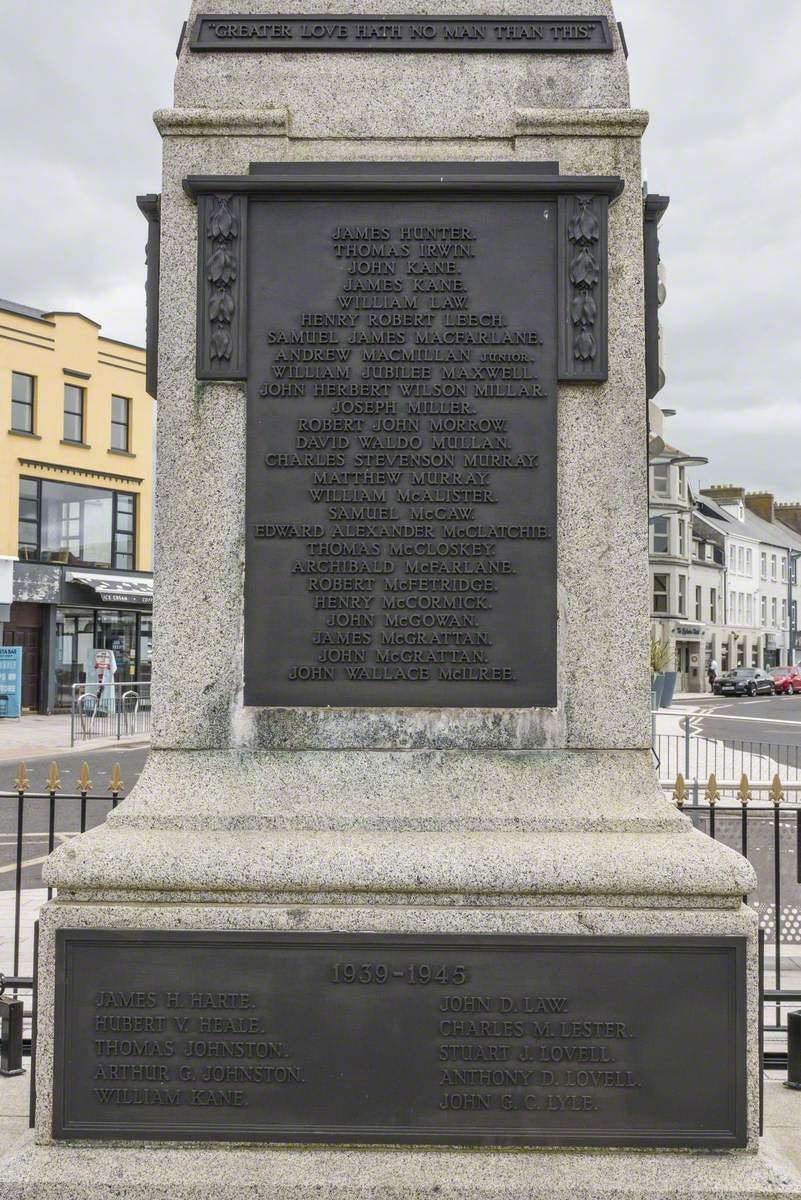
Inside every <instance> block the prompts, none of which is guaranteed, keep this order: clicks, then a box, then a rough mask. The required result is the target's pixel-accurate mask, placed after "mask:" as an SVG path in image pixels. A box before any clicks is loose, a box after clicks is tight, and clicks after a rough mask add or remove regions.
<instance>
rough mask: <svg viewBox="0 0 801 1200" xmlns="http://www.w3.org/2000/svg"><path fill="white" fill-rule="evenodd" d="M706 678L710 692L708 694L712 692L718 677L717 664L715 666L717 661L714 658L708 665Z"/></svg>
mask: <svg viewBox="0 0 801 1200" xmlns="http://www.w3.org/2000/svg"><path fill="white" fill-rule="evenodd" d="M707 676H708V677H709V690H710V692H714V690H715V680H716V679H717V677H718V664H717V660H716V659H714V658H713V659H712V661H711V663H710V664H709V667H708V669H707Z"/></svg>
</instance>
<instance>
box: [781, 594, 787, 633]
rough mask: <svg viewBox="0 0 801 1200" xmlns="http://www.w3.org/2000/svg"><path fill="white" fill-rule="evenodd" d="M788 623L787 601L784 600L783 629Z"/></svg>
mask: <svg viewBox="0 0 801 1200" xmlns="http://www.w3.org/2000/svg"><path fill="white" fill-rule="evenodd" d="M786 624H787V601H786V600H782V629H784V627H785V625H786Z"/></svg>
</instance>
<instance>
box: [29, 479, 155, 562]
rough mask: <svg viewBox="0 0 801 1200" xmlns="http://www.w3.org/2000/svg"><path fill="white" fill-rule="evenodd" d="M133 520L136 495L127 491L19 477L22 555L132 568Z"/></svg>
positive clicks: (40, 559) (52, 560)
mask: <svg viewBox="0 0 801 1200" xmlns="http://www.w3.org/2000/svg"><path fill="white" fill-rule="evenodd" d="M135 523H136V497H135V496H133V495H130V494H129V493H127V492H111V491H107V490H106V489H105V488H94V487H86V486H84V485H82V484H77V483H60V482H57V481H55V480H50V479H26V478H24V477H23V478H21V479H20V482H19V556H20V558H24V559H34V560H36V561H39V562H50V563H64V564H76V565H82V566H92V567H118V568H120V569H121V570H132V569H133V565H134V561H135Z"/></svg>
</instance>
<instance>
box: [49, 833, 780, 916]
mask: <svg viewBox="0 0 801 1200" xmlns="http://www.w3.org/2000/svg"><path fill="white" fill-rule="evenodd" d="M42 877H43V879H44V881H45V883H47V884H51V885H55V886H57V887H59V888H66V889H68V890H70V891H83V892H88V891H91V890H93V889H96V888H106V889H111V890H119V891H124V892H136V891H139V890H140V889H149V890H153V891H161V892H165V893H167V892H170V891H172V892H175V893H181V892H192V891H202V892H219V893H222V894H223V895H222V896H221V898H222V899H224V893H226V892H229V891H243V892H253V893H257V894H260V895H269V894H270V893H273V892H292V893H303V892H311V893H318V892H329V893H336V892H344V893H371V894H374V895H380V894H382V893H392V894H396V893H400V894H405V893H410V892H420V893H425V894H429V895H438V894H443V895H450V896H453V895H463V894H465V893H475V894H479V895H481V894H487V895H494V896H499V895H504V894H509V893H511V894H520V893H522V894H530V895H537V896H540V897H542V896H554V895H562V896H564V895H572V894H578V895H593V894H601V895H604V894H608V895H626V896H628V895H633V896H637V895H672V896H676V897H678V896H683V897H684V898H685V902H686V903H687V904H691V903H692V900H693V897H694V896H696V895H700V896H717V897H720V898H723V897H736V896H738V895H742V894H743V893H744V892H747V891H750V890H753V887H754V884H755V882H756V877H755V875H754V872H753V868H752V867H751V866H750V865H749V864H748V862H747V861H746V860H745V859H744V858H741V856H740V855H739V854H736V853H735V852H734V851H733V850H730V849H729V848H728V847H726V846H723V845H721V844H720V843H716V842H713V841H712V839H711V838H708V837H706V835H704V834H701V833H697V832H695V831H693V830H692V829H690V828H689V826H688V827H687V828H686V830H684V831H683V832H682V833H679V834H677V833H670V834H665V833H662V832H652V831H649V832H647V833H640V834H633V833H632V834H626V833H552V832H547V831H537V832H535V833H529V834H523V833H497V832H493V833H480V832H478V833H462V834H451V833H431V832H425V833H397V832H392V831H382V832H362V831H353V830H347V831H344V832H341V831H332V830H312V831H307V830H275V831H261V832H258V833H250V832H242V831H235V832H228V831H220V830H189V831H183V830H140V829H106V828H104V827H103V826H99V827H98V828H97V829H95V830H92V831H91V832H90V833H88V834H85V835H84V836H83V837H81V838H80V839H70V840H69V841H68V842H66V843H65V844H64V845H62V846H60V847H59V848H58V850H56V851H55V853H54V854H53V855H51V856H50V858H49V859H48V860H47V862H46V863H45V865H44V868H43V871H42Z"/></svg>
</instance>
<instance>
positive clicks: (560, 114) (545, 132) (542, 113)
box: [515, 108, 648, 137]
mask: <svg viewBox="0 0 801 1200" xmlns="http://www.w3.org/2000/svg"><path fill="white" fill-rule="evenodd" d="M647 126H648V113H647V112H645V111H644V110H643V109H641V108H576V109H564V108H518V109H516V110H515V133H516V134H517V136H518V137H526V136H530V137H545V136H557V137H558V136H562V137H642V135H643V133H644V132H645V130H646V128H647Z"/></svg>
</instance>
